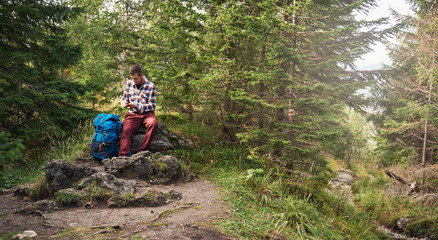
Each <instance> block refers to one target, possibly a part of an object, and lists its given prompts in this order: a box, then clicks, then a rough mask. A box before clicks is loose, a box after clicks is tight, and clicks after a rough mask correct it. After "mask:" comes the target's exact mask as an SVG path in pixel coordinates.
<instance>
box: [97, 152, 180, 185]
mask: <svg viewBox="0 0 438 240" xmlns="http://www.w3.org/2000/svg"><path fill="white" fill-rule="evenodd" d="M103 163H104V165H105V171H106V172H107V173H110V174H113V175H115V176H117V177H123V178H132V179H141V180H149V181H151V182H153V183H160V184H163V183H170V182H175V181H177V180H178V179H179V178H180V177H181V176H182V168H181V164H180V163H179V161H178V160H177V159H176V158H175V157H173V156H170V155H166V156H164V155H163V154H161V153H154V154H152V153H151V152H149V151H143V152H139V153H137V154H134V155H132V156H131V157H114V158H112V159H107V160H105V161H104V162H103Z"/></svg>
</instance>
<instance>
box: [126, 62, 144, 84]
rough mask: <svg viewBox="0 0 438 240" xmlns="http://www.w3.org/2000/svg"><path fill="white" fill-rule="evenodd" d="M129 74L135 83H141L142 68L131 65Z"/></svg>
mask: <svg viewBox="0 0 438 240" xmlns="http://www.w3.org/2000/svg"><path fill="white" fill-rule="evenodd" d="M129 75H131V79H132V80H133V81H134V82H135V84H136V85H138V84H142V83H143V82H144V78H143V70H142V69H141V67H140V66H138V65H133V66H131V68H129Z"/></svg>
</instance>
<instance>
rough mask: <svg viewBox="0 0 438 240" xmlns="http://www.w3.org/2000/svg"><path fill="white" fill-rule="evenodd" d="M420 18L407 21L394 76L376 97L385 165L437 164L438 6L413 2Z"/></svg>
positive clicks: (388, 79) (394, 55)
mask: <svg viewBox="0 0 438 240" xmlns="http://www.w3.org/2000/svg"><path fill="white" fill-rule="evenodd" d="M410 2H411V3H412V6H413V7H414V9H415V10H416V12H417V16H416V17H409V16H407V17H403V18H402V19H403V20H404V21H405V24H406V28H405V29H404V31H402V32H401V33H400V37H401V39H402V42H401V44H400V45H399V46H397V47H396V48H394V49H393V51H392V56H393V62H394V64H393V65H394V66H393V69H392V74H388V75H387V76H386V79H387V80H385V81H382V82H381V84H380V85H378V88H377V89H376V93H377V94H379V95H377V96H378V97H379V98H380V99H379V100H378V101H376V103H377V104H378V106H379V109H380V110H381V114H380V115H378V117H377V119H378V121H377V123H378V124H379V125H378V126H379V129H380V135H381V138H382V139H383V141H381V144H380V145H379V149H381V152H382V154H383V156H382V157H383V161H384V162H385V163H391V162H411V163H413V164H417V163H420V162H421V163H422V164H423V166H424V165H425V164H426V162H430V163H432V162H436V160H437V158H436V154H435V151H436V145H437V143H438V141H437V134H438V130H437V128H436V126H437V120H438V118H437V117H438V115H437V114H438V112H437V109H436V103H437V102H436V101H437V100H436V87H435V86H436V77H435V76H436V72H437V66H436V61H437V58H436V56H437V53H438V52H437V50H438V49H437V46H438V45H437V44H438V43H437V23H436V20H437V7H438V5H437V4H436V3H432V2H429V1H410Z"/></svg>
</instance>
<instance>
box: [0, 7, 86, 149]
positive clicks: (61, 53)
mask: <svg viewBox="0 0 438 240" xmlns="http://www.w3.org/2000/svg"><path fill="white" fill-rule="evenodd" d="M78 12H79V10H78V9H75V8H69V7H65V6H62V5H60V4H58V3H56V2H55V1H49V2H45V1H36V0H24V1H23V0H20V1H18V0H11V1H1V2H0V51H1V52H0V55H1V56H2V57H1V59H0V95H1V96H0V127H1V130H2V132H8V133H10V134H12V139H17V138H22V139H24V140H25V141H24V143H28V144H30V143H38V142H39V141H40V140H42V139H45V137H47V136H48V135H51V134H54V133H56V132H61V131H63V130H66V129H68V128H70V127H72V126H74V125H75V124H77V123H78V122H79V121H80V120H81V119H83V117H84V112H83V111H82V110H81V109H79V108H77V107H76V106H75V104H76V103H77V96H78V94H80V93H81V91H82V88H81V86H80V85H78V84H77V83H75V82H72V81H66V80H64V79H63V78H62V77H61V72H62V70H64V69H67V68H68V67H69V66H71V65H72V64H75V63H77V62H78V60H79V58H80V56H81V48H80V46H78V45H73V44H71V43H70V41H69V38H68V37H67V34H66V31H65V30H64V28H63V27H62V26H63V24H64V23H65V22H66V21H68V20H70V19H72V18H74V17H75V16H76V15H77V14H78Z"/></svg>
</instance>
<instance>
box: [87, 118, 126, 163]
mask: <svg viewBox="0 0 438 240" xmlns="http://www.w3.org/2000/svg"><path fill="white" fill-rule="evenodd" d="M121 126H122V123H121V122H120V119H119V115H117V114H105V113H101V114H99V115H97V117H96V118H95V119H94V135H93V140H92V142H91V151H92V152H93V158H94V159H95V160H103V159H106V158H112V157H117V156H119V132H120V128H121Z"/></svg>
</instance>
